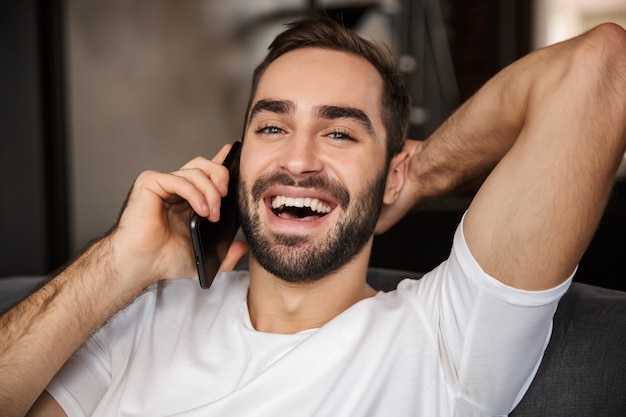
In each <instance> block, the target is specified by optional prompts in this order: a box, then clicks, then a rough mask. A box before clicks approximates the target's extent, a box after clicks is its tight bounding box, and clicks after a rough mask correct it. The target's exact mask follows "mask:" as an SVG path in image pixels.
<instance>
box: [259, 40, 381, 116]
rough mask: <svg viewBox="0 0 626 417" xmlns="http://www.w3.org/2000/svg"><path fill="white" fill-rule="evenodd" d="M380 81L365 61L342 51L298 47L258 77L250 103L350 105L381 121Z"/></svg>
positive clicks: (307, 105) (311, 105)
mask: <svg viewBox="0 0 626 417" xmlns="http://www.w3.org/2000/svg"><path fill="white" fill-rule="evenodd" d="M382 88H383V81H382V78H381V75H380V74H379V73H378V71H377V70H376V68H375V67H374V66H373V65H372V64H371V63H370V62H368V61H367V60H366V59H364V58H361V57H358V56H356V55H352V54H348V53H346V52H340V51H334V50H328V49H322V48H301V49H296V50H294V51H290V52H288V53H286V54H284V55H282V56H280V57H279V58H278V59H276V60H275V61H274V62H272V63H271V64H270V65H269V66H268V68H267V69H266V70H265V73H264V74H263V75H262V76H261V79H260V80H259V84H258V86H257V90H256V92H255V97H254V100H253V102H257V101H259V100H262V99H268V98H271V99H281V100H290V101H293V102H294V103H296V107H298V108H301V107H303V108H306V107H314V106H319V105H340V106H351V107H355V108H359V109H361V110H363V111H364V112H365V113H366V114H367V115H368V116H369V117H370V118H371V119H372V120H373V121H374V122H375V124H379V123H380V124H382V122H381V116H380V115H381V102H382V101H381V97H382Z"/></svg>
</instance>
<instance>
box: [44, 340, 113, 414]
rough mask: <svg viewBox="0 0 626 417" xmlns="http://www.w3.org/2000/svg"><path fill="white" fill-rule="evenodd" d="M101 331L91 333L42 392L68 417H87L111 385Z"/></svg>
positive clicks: (108, 361)
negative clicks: (51, 398)
mask: <svg viewBox="0 0 626 417" xmlns="http://www.w3.org/2000/svg"><path fill="white" fill-rule="evenodd" d="M103 339H104V335H103V330H101V331H100V332H97V333H95V334H94V335H93V336H92V337H91V338H89V339H88V340H87V342H85V344H84V345H83V346H82V347H81V348H80V349H79V350H77V351H76V352H75V353H74V355H72V357H71V358H70V359H69V360H68V361H67V362H66V363H65V365H64V366H63V368H61V370H60V371H59V372H58V373H57V375H56V376H55V377H54V379H53V380H52V382H50V384H49V385H48V387H47V388H46V391H48V393H49V394H50V395H51V396H52V397H53V398H54V399H55V400H56V401H57V402H58V403H59V405H60V406H61V408H63V410H64V411H65V413H66V414H67V415H68V417H74V416H81V417H82V416H91V415H92V414H93V412H94V410H95V409H96V407H97V406H98V404H99V402H100V400H101V399H102V397H103V396H104V393H105V392H106V389H107V388H108V386H109V385H110V383H111V368H110V363H111V361H110V354H109V352H108V350H107V348H106V346H107V344H106V343H104V342H105V341H104V340H103Z"/></svg>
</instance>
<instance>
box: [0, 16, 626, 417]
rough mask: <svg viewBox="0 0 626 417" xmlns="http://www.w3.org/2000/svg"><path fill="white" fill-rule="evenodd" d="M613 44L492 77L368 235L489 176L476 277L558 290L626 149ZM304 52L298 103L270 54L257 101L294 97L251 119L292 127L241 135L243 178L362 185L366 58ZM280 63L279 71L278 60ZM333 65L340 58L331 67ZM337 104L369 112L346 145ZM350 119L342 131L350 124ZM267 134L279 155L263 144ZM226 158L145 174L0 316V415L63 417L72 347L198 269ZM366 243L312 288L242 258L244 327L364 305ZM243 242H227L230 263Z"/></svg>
mask: <svg viewBox="0 0 626 417" xmlns="http://www.w3.org/2000/svg"><path fill="white" fill-rule="evenodd" d="M624 50H626V33H625V32H624V30H623V29H621V28H619V27H618V26H616V25H602V26H600V27H598V28H596V29H594V30H592V31H591V32H589V33H587V34H585V35H583V36H581V37H578V38H576V39H573V40H571V41H568V42H565V43H562V44H559V45H555V46H553V47H550V48H546V49H543V50H540V51H537V52H535V53H533V54H531V55H529V56H527V57H525V58H524V59H522V60H520V61H518V62H516V63H515V64H513V65H512V66H510V67H508V68H507V69H506V70H504V71H503V72H501V73H500V74H498V75H497V76H496V77H494V79H492V80H491V81H489V82H488V83H487V84H486V85H485V86H484V87H483V88H482V89H481V90H480V91H479V92H478V93H477V94H476V95H475V96H474V97H473V98H472V99H470V100H469V101H468V102H467V103H465V104H464V105H463V106H462V107H461V108H460V109H459V110H458V111H457V112H456V113H455V114H454V115H453V116H452V117H451V118H450V119H449V120H448V121H446V122H445V123H444V124H443V125H442V126H441V128H440V129H438V130H437V132H435V133H434V134H433V135H432V136H431V137H430V138H428V140H427V141H425V142H424V143H421V144H417V143H415V142H409V143H408V144H407V147H406V148H405V152H404V153H402V154H400V155H399V156H398V157H397V158H396V159H395V160H394V165H392V169H391V170H390V174H389V178H388V179H387V186H388V189H387V190H386V192H385V197H384V198H385V207H384V209H383V212H382V214H381V217H380V219H379V223H378V225H377V228H376V232H382V231H384V230H386V229H388V228H389V227H390V226H391V225H393V224H394V223H395V222H396V221H397V220H398V219H400V218H401V217H402V216H404V214H406V213H407V211H409V210H410V209H411V208H412V207H414V206H415V204H416V202H418V201H420V200H421V199H423V198H427V197H430V196H434V195H439V194H441V193H443V192H446V191H449V190H451V189H454V188H455V187H456V186H457V185H458V184H459V183H461V182H462V181H463V180H465V179H467V178H474V177H476V176H483V175H484V174H485V172H491V173H490V175H489V176H488V178H487V180H486V181H485V183H484V185H483V186H482V187H481V189H480V191H479V192H478V194H477V196H476V198H475V199H474V201H473V202H472V204H471V206H470V208H469V211H468V213H467V215H466V219H465V225H464V232H465V236H466V240H467V243H468V245H469V248H470V250H471V251H472V253H473V255H474V256H475V258H476V259H477V261H478V262H479V264H480V265H481V266H482V267H483V269H484V270H485V271H486V272H488V273H489V274H491V275H492V276H493V277H495V278H496V279H498V280H500V281H502V282H503V283H505V284H508V285H511V286H514V287H517V288H520V289H526V290H540V289H545V288H550V287H554V286H555V285H558V284H559V283H561V282H563V280H565V279H566V278H567V277H568V276H569V275H570V274H571V272H572V271H573V270H574V267H575V265H576V263H577V262H578V261H579V259H580V257H581V255H582V253H583V251H584V249H585V248H586V246H587V244H588V243H589V240H590V238H591V235H592V234H593V231H594V230H595V227H596V225H597V222H598V219H599V218H600V216H601V213H602V210H603V208H604V205H605V202H606V199H607V195H608V194H609V192H610V188H611V185H612V182H613V178H614V174H615V171H616V169H617V166H618V164H619V161H620V160H621V156H622V155H623V154H624V150H625V147H626V95H624V94H623V92H624V91H626V57H625V56H624V54H623V51H624ZM300 52H302V53H301V54H300V55H301V56H300V58H302V59H305V58H306V59H309V58H310V59H311V62H309V64H310V65H317V70H318V71H317V72H314V73H312V74H308V75H309V77H306V78H305V77H303V76H302V73H303V71H306V70H307V68H308V67H306V66H300V67H299V70H300V73H298V74H295V75H297V76H298V77H297V78H299V79H300V80H306V83H302V84H306V86H299V85H297V84H294V80H296V79H297V78H294V77H295V75H294V74H291V75H289V74H287V73H285V77H286V78H285V79H284V82H285V83H289V86H290V88H301V89H300V90H298V95H297V96H290V94H291V92H292V91H294V90H288V89H282V84H281V83H278V84H276V80H274V81H275V82H273V83H272V73H271V72H272V71H275V70H276V68H278V67H279V66H280V65H281V62H279V61H278V60H277V61H276V62H275V63H273V64H272V65H271V66H270V68H268V73H267V74H265V75H264V77H263V79H262V82H261V84H262V85H260V89H259V91H258V93H257V97H255V100H256V101H258V99H260V98H261V97H264V98H272V99H275V98H279V99H281V100H284V99H289V100H290V101H292V102H293V103H294V105H295V106H294V112H293V114H291V115H289V116H288V117H285V115H284V114H283V115H282V117H277V115H275V114H270V115H267V114H265V113H259V114H257V115H256V116H255V117H259V118H262V117H265V116H268V117H271V118H274V119H277V120H276V122H284V123H286V126H285V130H286V131H287V132H289V134H287V136H286V137H279V138H275V137H274V136H272V137H271V138H270V139H268V138H263V137H254V136H253V135H251V134H250V132H249V131H248V132H247V133H246V143H245V145H244V150H243V154H242V158H243V161H242V162H243V163H242V166H244V167H245V169H244V170H243V171H242V175H243V176H244V177H245V178H247V179H253V178H257V177H258V176H259V175H261V174H262V173H264V172H267V171H276V170H288V171H290V172H291V173H292V174H294V175H306V174H307V172H309V173H310V172H317V171H323V172H325V173H326V174H327V175H328V176H330V177H332V178H333V179H336V180H337V181H338V182H340V183H342V184H344V185H345V186H346V187H347V188H348V189H349V190H351V191H354V190H358V189H359V185H360V184H359V183H360V175H361V176H363V177H364V178H371V177H372V176H373V175H374V173H375V172H377V171H379V170H380V169H381V167H382V157H379V156H378V155H382V154H383V153H382V152H380V153H379V152H378V151H380V149H382V143H384V142H383V139H384V133H383V132H382V131H381V130H380V120H379V119H377V116H376V114H378V113H377V111H375V109H374V107H375V106H372V108H371V109H370V106H369V104H370V103H371V102H372V100H371V99H372V97H371V96H369V95H368V94H369V93H371V92H370V91H369V90H370V89H368V91H363V89H362V88H361V87H362V86H363V84H366V85H368V86H369V85H370V84H368V83H361V82H360V81H361V80H362V79H367V77H368V76H370V75H372V74H371V71H370V70H369V69H368V65H369V64H367V63H364V62H362V61H360V60H358V59H357V60H354V59H353V57H349V56H344V57H339V56H338V55H336V54H331V53H330V52H329V51H319V50H309V52H311V54H310V55H308V54H307V55H306V56H304V51H300ZM322 52H323V53H322ZM294 54H296V52H294ZM283 58H284V60H283V61H282V63H283V64H286V63H287V61H288V60H289V59H290V57H289V56H287V55H285V56H284V57H283ZM330 58H332V59H330ZM281 59H282V58H281ZM337 59H340V60H341V62H342V65H336V63H337V62H338V61H337ZM344 61H345V62H344ZM292 64H293V65H297V62H292ZM318 64H319V65H318ZM343 65H348V66H352V65H354V66H353V67H352V71H351V72H350V77H349V78H346V76H345V74H344V77H343V83H342V84H340V85H334V87H335V88H328V89H327V88H326V85H327V84H325V83H320V82H316V81H318V80H321V79H322V78H320V79H318V78H317V77H318V75H320V76H323V74H324V73H325V71H327V70H328V69H329V68H333V66H336V68H334V69H335V70H337V73H336V74H337V76H338V77H339V76H340V74H342V68H343ZM283 69H284V70H286V71H288V70H289V68H283ZM276 71H277V70H276ZM280 74H282V72H281V73H280ZM280 74H279V75H280ZM274 75H276V74H274ZM265 77H268V78H267V79H266V78H265ZM275 78H276V77H275ZM277 78H280V77H277ZM373 78H376V77H373ZM324 81H325V82H326V83H328V82H330V83H332V82H333V80H332V79H325V80H324ZM369 81H370V82H373V83H374V84H373V85H380V84H376V82H375V81H374V79H371V78H370V79H369ZM312 85H314V86H315V88H313V87H312ZM346 86H350V88H349V89H348V88H346ZM353 87H354V88H353ZM347 90H350V91H349V92H348V91H347ZM322 91H324V92H325V94H324V97H322V96H320V94H321V92H322ZM340 93H343V94H340ZM337 94H339V95H337ZM357 96H358V97H357ZM352 99H355V100H356V99H358V100H359V101H358V103H357V102H351V101H350V100H352ZM337 100H339V101H340V104H342V105H344V104H354V105H357V107H358V108H360V109H361V110H363V112H365V113H366V114H368V115H371V120H372V131H373V133H371V134H368V135H365V136H360V135H356V134H355V136H357V137H361V138H362V140H359V141H357V142H356V143H352V142H348V144H344V143H343V141H340V144H339V145H337V144H335V140H329V137H328V135H325V134H324V133H325V132H326V130H325V126H324V124H325V123H328V121H323V122H322V121H320V120H317V118H316V117H314V115H313V114H312V112H311V110H312V109H313V108H315V106H317V105H319V104H322V103H328V102H333V104H335V103H334V102H335V101H337ZM370 110H374V111H373V112H370ZM270 113H272V112H270ZM272 120H273V119H272ZM254 121H255V122H256V120H254ZM347 122H348V121H346V126H344V127H346V129H352V127H351V126H347V124H349V123H347ZM341 123H344V122H343V121H341ZM354 129H355V130H356V129H358V127H354ZM274 141H277V142H282V143H281V145H282V146H280V147H279V146H274ZM344 147H348V148H350V149H349V150H350V152H347V151H346V148H344ZM283 148H286V149H289V152H286V151H285V152H283V151H282V150H283ZM226 151H227V148H225V149H223V150H222V151H221V152H220V153H219V154H218V155H217V156H216V157H215V158H214V159H213V160H212V161H208V160H206V159H203V158H198V159H195V160H193V161H191V162H190V163H188V164H187V165H186V166H185V167H183V168H182V169H181V170H179V171H176V172H172V173H159V172H154V171H148V172H145V173H143V174H141V175H140V176H139V177H138V178H137V180H136V182H135V184H134V186H133V189H132V190H131V193H130V195H129V199H128V202H127V205H126V207H125V209H124V211H123V213H122V216H121V218H120V220H119V223H118V224H117V225H116V227H115V228H114V229H113V230H112V232H111V233H110V234H108V235H107V236H106V237H104V238H103V239H101V240H100V241H98V242H97V243H95V244H94V245H93V246H91V247H90V248H88V249H87V250H86V251H85V253H84V254H82V255H81V256H80V257H79V258H78V259H77V260H76V261H75V262H74V263H72V264H71V265H70V266H69V267H68V268H67V269H66V270H64V271H63V272H62V273H60V274H59V275H58V276H57V277H56V278H55V279H54V280H53V281H52V282H51V283H49V284H48V285H46V286H45V287H44V288H43V289H41V290H40V291H38V292H37V293H35V294H34V295H33V296H31V297H30V298H29V299H27V300H26V301H25V302H23V303H21V304H20V305H18V306H17V307H16V308H15V309H13V310H12V311H10V312H9V313H7V314H6V315H4V316H2V317H1V318H0V328H1V329H2V338H0V374H1V375H3V383H2V386H0V409H2V410H3V413H4V414H5V415H8V416H20V415H25V414H26V413H27V412H28V410H29V409H30V408H31V406H32V404H33V403H35V401H36V400H37V398H39V400H37V403H36V404H35V406H34V407H32V409H31V411H30V412H29V414H28V415H31V416H39V415H42V416H44V415H45V416H63V415H65V414H64V413H63V412H62V411H61V410H60V409H59V407H58V405H57V404H56V403H55V402H54V400H53V399H51V397H50V396H48V395H47V394H45V393H44V394H42V395H41V396H40V394H41V392H42V391H43V390H44V388H45V386H46V385H47V383H48V382H49V381H50V379H51V378H52V377H53V376H54V375H55V374H56V372H57V371H58V369H59V368H60V367H61V366H62V365H63V363H64V362H65V361H66V360H67V359H68V358H69V357H70V356H71V354H72V353H73V352H74V351H75V350H76V349H77V348H78V347H79V346H80V345H81V344H82V343H83V342H84V341H85V340H86V339H87V338H88V337H89V335H90V334H91V333H92V332H94V331H95V330H96V329H97V328H98V327H99V326H101V325H102V324H103V323H104V322H105V321H106V320H107V319H108V318H109V317H110V316H111V315H112V314H114V313H115V312H116V311H118V310H120V309H121V308H123V306H124V305H126V304H127V303H128V302H130V301H132V300H133V299H134V298H135V297H136V296H137V295H139V294H140V293H141V292H142V291H144V289H145V288H146V287H147V286H149V285H150V284H153V283H155V282H157V281H159V280H161V279H174V278H178V277H184V276H189V275H191V274H193V273H194V269H193V268H194V265H193V259H192V255H191V253H192V252H191V248H190V243H189V237H188V230H187V224H188V220H189V216H190V214H191V210H192V209H193V210H196V211H197V212H199V213H200V214H201V215H204V216H208V217H209V219H211V220H213V221H216V220H218V218H219V203H220V196H222V195H224V194H225V192H226V184H227V182H228V175H227V171H226V170H225V169H224V168H223V167H221V165H220V163H221V161H222V160H223V158H224V156H225V154H226ZM272 151H273V152H276V153H272ZM348 154H349V155H350V157H348V156H347V155H348ZM272 155H274V156H272ZM354 161H358V162H356V163H355V162H354ZM363 161H367V164H364V163H363ZM357 173H358V174H359V175H355V174H357ZM272 192H273V193H274V192H275V193H281V194H282V193H287V194H288V193H293V192H298V191H297V190H292V189H286V190H273V191H272ZM251 203H252V207H254V208H255V210H256V211H257V212H258V213H259V215H260V216H261V218H262V219H263V227H264V228H266V229H267V230H268V231H288V232H291V231H293V232H294V233H299V234H306V235H310V236H311V237H312V238H313V239H314V240H317V239H319V238H321V237H322V236H324V235H325V234H327V233H328V232H329V231H330V230H332V226H333V224H335V223H336V221H337V219H338V218H339V217H341V216H343V215H349V214H352V213H350V206H348V207H347V208H343V207H340V208H337V207H336V206H334V205H333V211H331V213H330V214H329V215H328V216H326V217H324V218H323V220H321V221H319V222H317V223H315V224H301V223H298V224H295V225H294V224H292V223H289V222H283V221H282V220H277V219H275V218H272V217H271V216H270V214H269V212H268V210H267V208H266V207H265V206H264V203H263V202H262V201H253V202H251ZM344 211H345V213H344ZM418 232H419V231H417V232H416V233H418ZM370 246H371V240H370V241H369V242H368V243H367V244H366V246H365V247H364V249H363V251H362V252H361V253H359V254H358V255H357V256H356V257H355V258H353V259H352V260H351V261H350V262H349V263H348V264H347V265H346V266H345V267H344V268H342V269H340V270H339V271H337V272H336V273H335V274H331V275H330V276H328V277H324V278H323V279H320V280H318V281H316V282H315V283H309V284H287V283H285V282H284V281H281V280H279V279H277V278H276V277H273V276H271V275H270V274H268V273H267V272H266V271H264V270H263V269H262V268H260V267H259V265H258V263H257V262H255V260H254V259H252V260H251V284H250V294H249V300H248V302H249V305H250V311H251V315H252V318H253V323H254V324H255V326H257V328H258V329H265V330H268V331H279V332H291V331H296V330H297V329H302V328H310V327H315V326H318V325H322V324H323V323H325V322H327V321H328V320H330V319H331V318H332V317H334V315H336V314H338V312H340V311H343V310H344V309H345V308H347V307H348V306H349V305H352V304H353V303H355V302H358V301H359V300H362V299H364V298H366V297H368V296H371V295H372V291H371V289H370V288H369V287H367V285H366V284H365V281H364V278H365V269H366V266H367V262H366V261H367V257H368V255H369V248H370ZM243 249H244V248H242V247H241V246H234V247H233V250H232V251H231V255H230V257H229V262H228V263H229V264H230V265H232V264H233V260H236V259H237V258H238V256H240V255H241V253H242V250H243ZM331 289H332V290H331ZM323 296H326V297H329V298H324V297H323ZM270 300H271V302H269V301H270ZM321 301H323V302H324V303H323V305H324V307H325V308H324V309H318V308H316V307H317V306H316V305H314V302H318V303H319V302H321Z"/></svg>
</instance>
